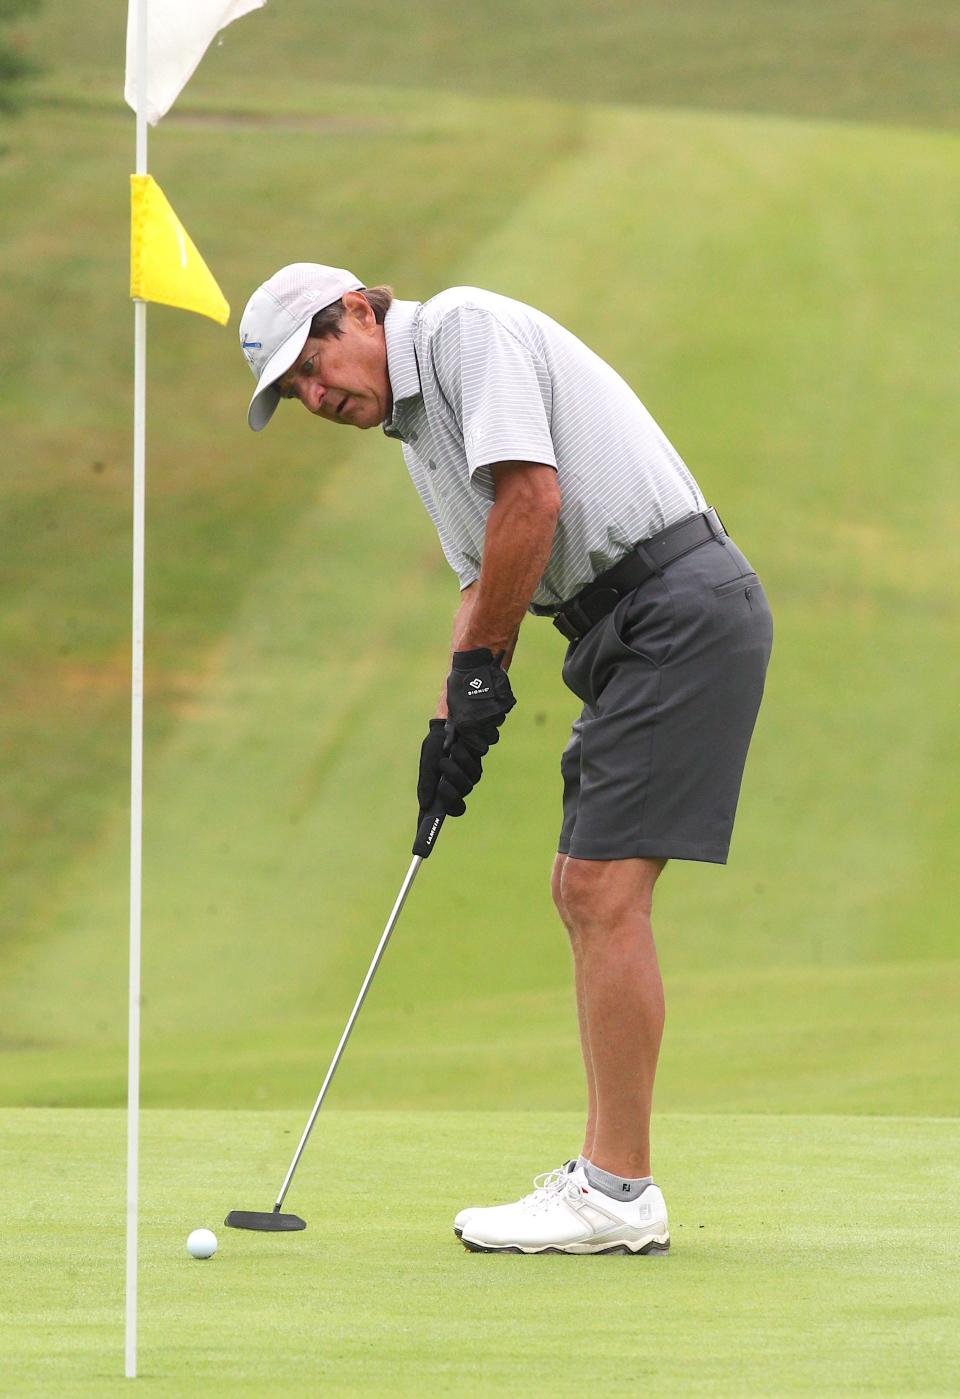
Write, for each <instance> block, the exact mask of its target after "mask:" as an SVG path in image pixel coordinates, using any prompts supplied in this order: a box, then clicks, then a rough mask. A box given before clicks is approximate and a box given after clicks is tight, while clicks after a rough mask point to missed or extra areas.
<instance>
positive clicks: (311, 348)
mask: <svg viewBox="0 0 960 1399" xmlns="http://www.w3.org/2000/svg"><path fill="white" fill-rule="evenodd" d="M343 304H344V308H345V313H344V317H343V320H342V321H341V323H340V329H341V332H342V333H341V335H340V336H339V337H338V336H336V335H330V336H324V337H323V338H322V339H317V338H316V337H314V336H311V337H310V339H309V340H308V341H307V343H306V344H305V345H304V347H303V349H302V350H301V351H300V353H299V355H298V356H297V358H296V359H295V361H294V362H293V364H292V365H291V367H290V368H289V369H288V370H287V372H286V374H283V375H281V377H280V378H279V379H278V380H277V388H278V389H279V391H280V394H281V396H282V397H283V398H299V400H300V402H301V403H302V404H303V406H304V407H305V408H307V409H309V411H310V412H311V413H315V414H316V415H317V417H318V418H326V419H327V420H328V421H329V422H331V423H345V424H346V425H347V426H348V427H377V426H378V425H379V424H380V423H382V422H383V420H384V418H387V417H389V416H390V412H391V410H392V407H393V397H392V394H391V392H390V379H389V376H388V374H387V345H386V341H385V339H384V334H383V326H382V325H378V324H377V318H376V316H375V315H374V313H373V308H372V306H371V305H370V303H369V302H368V301H367V299H366V297H365V296H363V295H362V294H361V293H360V292H355V291H354V292H350V291H348V292H346V293H345V294H344V297H343Z"/></svg>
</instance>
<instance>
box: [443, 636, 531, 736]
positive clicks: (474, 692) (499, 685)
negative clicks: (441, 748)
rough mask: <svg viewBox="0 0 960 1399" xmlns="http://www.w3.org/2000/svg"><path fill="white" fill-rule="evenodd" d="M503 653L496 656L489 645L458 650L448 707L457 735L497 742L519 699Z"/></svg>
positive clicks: (455, 656)
mask: <svg viewBox="0 0 960 1399" xmlns="http://www.w3.org/2000/svg"><path fill="white" fill-rule="evenodd" d="M503 656H504V653H503V652H502V651H501V652H500V655H499V656H494V654H493V652H492V651H491V650H490V649H489V647H487V646H477V647H476V648H475V649H474V650H472V651H455V652H454V655H453V669H452V670H451V672H450V674H449V676H448V677H447V709H448V711H449V713H450V718H451V719H452V720H453V725H454V728H455V729H456V731H457V734H458V735H459V736H461V737H463V738H466V739H468V740H469V739H474V740H475V739H477V738H482V740H483V741H484V742H485V743H486V745H487V747H489V746H490V744H491V743H496V741H497V738H498V737H499V734H497V729H498V728H499V727H500V725H501V724H502V723H503V721H504V719H505V718H506V717H507V715H508V714H509V713H510V710H511V709H512V708H513V706H514V705H515V704H516V702H517V701H516V699H515V698H514V694H513V691H512V690H511V688H510V681H509V680H508V679H507V672H506V671H505V670H504V668H503V665H502V664H501V663H502V661H503ZM485 751H486V749H484V752H485ZM481 756H482V755H481Z"/></svg>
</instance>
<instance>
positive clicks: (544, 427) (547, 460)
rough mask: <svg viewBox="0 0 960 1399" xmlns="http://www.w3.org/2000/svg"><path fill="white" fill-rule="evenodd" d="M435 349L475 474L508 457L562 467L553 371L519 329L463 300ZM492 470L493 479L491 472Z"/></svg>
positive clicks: (450, 314) (437, 365) (435, 340)
mask: <svg viewBox="0 0 960 1399" xmlns="http://www.w3.org/2000/svg"><path fill="white" fill-rule="evenodd" d="M432 353H433V364H434V370H435V372H436V375H437V380H438V382H439V384H440V387H441V389H442V391H443V394H444V397H445V398H446V400H447V403H448V404H449V405H450V408H451V410H452V412H453V414H454V416H455V418H456V420H457V423H458V425H459V427H460V430H461V432H462V433H463V445H464V451H465V453H466V457H467V466H468V469H469V472H470V479H471V481H474V478H475V475H476V473H477V472H478V471H480V470H482V468H485V467H490V466H491V465H492V464H493V463H495V462H501V461H529V462H540V463H542V464H543V465H546V466H552V467H556V465H557V458H556V453H555V451H554V446H553V439H552V437H551V435H550V414H551V406H552V397H553V394H552V387H551V383H550V375H549V373H548V371H547V367H546V365H545V364H544V363H543V361H542V360H541V359H540V357H539V356H538V355H537V354H536V353H535V352H534V351H533V350H531V349H530V348H529V347H528V346H527V345H525V344H524V343H523V342H522V340H521V339H519V337H518V336H517V335H516V334H514V332H513V331H512V330H510V329H509V328H508V327H507V326H506V325H504V324H503V323H502V322H501V321H500V320H499V319H498V318H497V317H496V316H495V315H493V313H492V312H490V311H487V310H485V309H482V308H480V307H477V306H458V307H456V308H455V309H454V310H452V311H450V312H448V314H447V315H446V316H445V317H444V319H443V321H442V322H441V324H440V326H439V327H438V329H437V331H436V333H435V334H434V337H433V344H432ZM484 474H485V475H486V476H487V477H488V478H489V476H490V473H489V471H488V472H486V473H484ZM475 484H477V483H476V482H475Z"/></svg>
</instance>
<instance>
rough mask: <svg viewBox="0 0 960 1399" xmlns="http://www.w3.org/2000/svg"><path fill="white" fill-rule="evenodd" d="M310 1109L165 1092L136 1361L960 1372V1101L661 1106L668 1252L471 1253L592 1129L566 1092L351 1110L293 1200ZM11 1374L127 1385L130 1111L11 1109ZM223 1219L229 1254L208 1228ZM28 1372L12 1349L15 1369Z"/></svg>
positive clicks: (475, 1381) (538, 1369) (339, 1389)
mask: <svg viewBox="0 0 960 1399" xmlns="http://www.w3.org/2000/svg"><path fill="white" fill-rule="evenodd" d="M301 1123H302V1116H301V1115H295V1114H293V1113H290V1112H283V1113H280V1112H276V1111H272V1112H232V1113H231V1112H218V1113H212V1112H199V1111H193V1112H191V1111H179V1112H175V1111H149V1112H147V1113H145V1114H144V1121H143V1172H142V1213H141V1219H142V1238H141V1252H142V1282H141V1292H140V1370H141V1374H142V1376H143V1384H144V1386H145V1388H146V1390H147V1391H148V1392H149V1393H151V1394H163V1395H178V1396H179V1395H188V1394H198V1395H199V1394H203V1393H209V1392H211V1390H212V1389H214V1388H216V1389H217V1390H218V1391H219V1392H222V1393H226V1394H230V1395H251V1396H252V1395H263V1394H278V1395H279V1394H289V1393H290V1392H300V1393H307V1392H309V1393H329V1394H336V1395H349V1396H357V1399H359V1396H368V1395H369V1396H376V1399H382V1396H383V1395H385V1394H390V1395H391V1396H392V1399H400V1396H411V1399H412V1397H413V1396H422V1395H456V1396H462V1397H463V1399H467V1397H468V1396H469V1399H473V1396H476V1397H477V1399H480V1396H488V1395H490V1394H494V1393H498V1394H510V1395H518V1396H531V1399H532V1397H533V1396H537V1397H538V1399H539V1396H548V1395H549V1396H570V1399H574V1396H577V1397H579V1396H582V1395H583V1394H588V1393H590V1394H603V1395H604V1396H616V1395H623V1396H627V1395H631V1396H632V1395H636V1394H638V1393H656V1394H677V1395H690V1394H697V1395H699V1394H703V1395H708V1394H712V1395H773V1394H776V1395H800V1394H805V1395H817V1396H823V1395H849V1394H858V1393H870V1394H871V1395H877V1396H880V1395H889V1396H891V1399H893V1397H894V1396H901V1395H904V1394H926V1395H934V1394H944V1395H945V1394H948V1393H955V1392H956V1386H955V1381H956V1375H957V1372H958V1366H960V1285H958V1274H957V1269H956V1266H955V1261H956V1260H955V1254H956V1246H955V1241H956V1237H957V1231H958V1228H960V1203H958V1196H957V1191H956V1166H955V1163H956V1159H957V1153H958V1151H960V1123H957V1122H956V1121H949V1120H945V1119H935V1118H912V1119H904V1118H892V1117H891V1118H885V1119H882V1120H878V1119H864V1118H851V1117H841V1116H835V1117H788V1116H753V1117H751V1116H734V1115H706V1114H705V1115H680V1114H677V1115H673V1114H667V1115H664V1116H662V1117H659V1118H658V1119H657V1121H656V1143H657V1147H656V1172H657V1177H658V1179H659V1180H660V1181H661V1183H662V1184H663V1186H664V1188H665V1193H666V1194H667V1200H668V1206H669V1208H670V1212H671V1232H672V1238H673V1247H672V1250H671V1253H670V1255H669V1256H668V1257H667V1258H663V1259H656V1258H651V1259H642V1258H641V1259H627V1258H620V1257H615V1258H566V1257H560V1256H551V1257H545V1258H520V1257H516V1256H505V1257H493V1256H489V1255H475V1254H468V1253H467V1252H466V1251H465V1250H463V1249H462V1248H461V1247H460V1246H459V1245H458V1244H457V1242H456V1240H455V1239H454V1237H453V1234H452V1232H451V1219H452V1216H453V1214H454V1213H455V1211H456V1210H457V1209H458V1208H459V1207H461V1206H462V1205H464V1204H469V1203H483V1202H492V1201H495V1200H497V1199H502V1198H504V1194H506V1196H507V1198H509V1197H510V1196H511V1195H512V1194H515V1195H519V1194H520V1193H521V1192H522V1191H525V1190H526V1188H527V1185H528V1179H529V1177H530V1176H531V1175H532V1174H533V1173H534V1172H536V1171H538V1170H540V1169H544V1168H546V1167H548V1166H551V1165H554V1164H556V1163H557V1162H559V1161H560V1160H561V1159H562V1158H563V1157H564V1156H566V1155H567V1154H568V1153H569V1152H571V1151H574V1150H576V1149H577V1146H578V1142H577V1137H576V1133H577V1130H578V1127H579V1120H578V1118H577V1117H576V1116H575V1115H573V1114H570V1113H467V1112H462V1113H457V1112H409V1113H400V1112H387V1111H380V1112H370V1113H368V1112H344V1111H331V1112H329V1113H327V1114H326V1115H325V1116H324V1117H323V1118H322V1119H321V1121H320V1123H319V1124H318V1127H317V1130H316V1134H315V1138H314V1140H313V1141H312V1142H311V1144H310V1147H309V1148H308V1152H307V1154H306V1156H305V1157H304V1160H303V1162H302V1165H301V1169H300V1173H299V1175H298V1177H297V1179H296V1180H295V1183H294V1186H293V1188H292V1190H291V1193H290V1195H289V1196H288V1199H287V1204H288V1205H289V1206H290V1207H291V1208H292V1209H296V1210H297V1211H299V1212H301V1213H302V1214H303V1215H304V1216H305V1217H306V1219H307V1222H308V1228H307V1231H306V1232H305V1233H302V1234H293V1235H287V1236H276V1235H263V1234H245V1233H240V1232H235V1231H232V1230H228V1229H223V1228H221V1227H220V1220H221V1219H222V1218H223V1215H224V1214H225V1213H226V1211H227V1210H228V1209H231V1208H252V1209H269V1208H270V1206H271V1204H272V1201H273V1197H274V1195H275V1193H276V1190H277V1188H278V1186H279V1182H280V1179H282V1176H283V1172H284V1171H285V1169H286V1165H287V1162H288V1160H289V1158H290V1156H291V1155H292V1152H293V1148H294V1146H295V1144H296V1141H297V1135H298V1133H299V1131H300V1128H301ZM0 1141H2V1143H3V1145H2V1154H0V1190H2V1193H3V1198H4V1201H5V1206H4V1209H5V1215H6V1219H5V1225H4V1229H3V1233H2V1236H0V1350H2V1353H3V1356H4V1379H3V1381H2V1382H0V1387H2V1388H3V1390H4V1392H13V1393H17V1394H36V1395H48V1394H51V1393H56V1394H58V1395H101V1394H110V1393H113V1392H114V1391H116V1392H118V1393H119V1392H120V1390H121V1388H122V1387H123V1385H124V1383H125V1381H124V1380H123V1378H122V1372H123V1269H124V1256H123V1248H124V1245H123V1218H124V1211H123V1164H122V1162H123V1141H124V1116H123V1113H122V1112H119V1111H113V1110H105V1111H97V1110H90V1111H84V1110H64V1111H56V1110H44V1109H8V1110H5V1111H3V1112H0ZM199 1225H208V1226H211V1227H213V1228H214V1229H215V1230H216V1232H217V1234H218V1237H219V1241H220V1248H219V1251H218V1253H217V1255H216V1256H215V1257H214V1258H213V1259H211V1260H210V1261H208V1262H204V1263H200V1262H196V1261H194V1260H192V1259H191V1258H189V1257H188V1256H187V1254H186V1252H185V1249H184V1241H185V1239H186V1235H187V1233H188V1232H189V1230H190V1229H192V1228H195V1227H197V1226H199ZM11 1376H14V1377H15V1380H14V1383H13V1385H12V1386H11V1385H10V1379H11Z"/></svg>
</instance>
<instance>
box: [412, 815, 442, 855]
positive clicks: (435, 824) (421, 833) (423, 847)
mask: <svg viewBox="0 0 960 1399" xmlns="http://www.w3.org/2000/svg"><path fill="white" fill-rule="evenodd" d="M446 814H447V813H446V812H445V811H444V809H443V807H442V806H441V805H440V804H439V802H434V804H433V806H432V807H431V808H430V810H429V811H428V812H427V814H426V816H425V817H424V818H423V820H422V821H421V822H420V829H419V830H418V831H417V838H416V840H415V841H414V842H413V853H414V855H419V856H420V858H421V860H425V859H426V858H427V856H428V855H429V854H430V852H431V850H432V849H433V847H434V846H435V845H436V843H437V836H438V835H439V834H440V827H441V826H442V825H443V818H444V817H445V816H446Z"/></svg>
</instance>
